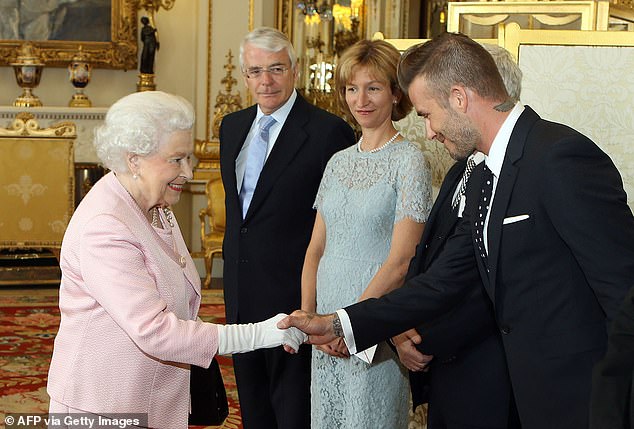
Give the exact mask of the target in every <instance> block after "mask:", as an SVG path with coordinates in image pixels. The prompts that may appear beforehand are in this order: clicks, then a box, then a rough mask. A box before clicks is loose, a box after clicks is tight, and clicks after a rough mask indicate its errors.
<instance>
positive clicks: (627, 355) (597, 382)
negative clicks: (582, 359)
mask: <svg viewBox="0 0 634 429" xmlns="http://www.w3.org/2000/svg"><path fill="white" fill-rule="evenodd" d="M633 389H634V287H633V288H631V289H630V293H629V294H628V295H627V297H626V298H625V301H623V304H622V305H621V308H620V309H619V313H618V314H617V316H616V317H615V318H614V322H613V323H612V326H611V329H610V335H609V337H608V351H607V353H606V355H605V357H604V358H603V359H602V360H601V361H600V362H599V363H598V364H597V366H596V367H595V368H594V374H593V380H592V402H591V406H590V428H591V429H631V428H634V394H633V392H632V390H633Z"/></svg>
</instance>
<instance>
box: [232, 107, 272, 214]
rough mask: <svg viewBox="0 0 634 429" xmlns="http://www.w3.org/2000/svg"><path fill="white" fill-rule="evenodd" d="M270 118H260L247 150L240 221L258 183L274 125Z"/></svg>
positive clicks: (241, 192)
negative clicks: (270, 132)
mask: <svg viewBox="0 0 634 429" xmlns="http://www.w3.org/2000/svg"><path fill="white" fill-rule="evenodd" d="M275 122H276V121H275V119H274V118H273V117H272V116H262V117H261V118H260V121H259V124H258V131H257V133H256V135H255V137H254V138H253V140H252V141H251V143H250V144H249V148H248V149H247V151H248V152H247V163H246V167H245V169H244V179H243V180H242V189H240V203H242V219H244V218H245V217H246V216H247V210H249V205H250V204H251V199H252V198H253V192H254V191H255V185H256V184H257V183H258V178H259V177H260V171H262V167H263V166H264V161H265V160H266V151H267V149H268V146H269V128H271V127H272V126H273V124H274V123H275Z"/></svg>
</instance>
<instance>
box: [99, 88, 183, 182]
mask: <svg viewBox="0 0 634 429" xmlns="http://www.w3.org/2000/svg"><path fill="white" fill-rule="evenodd" d="M193 126H194V109H193V107H192V105H191V104H190V103H189V101H187V100H185V99H184V98H183V97H180V96H178V95H173V94H168V93H166V92H162V91H143V92H135V93H133V94H130V95H126V96H125V97H123V98H121V99H120V100H118V101H117V102H115V103H114V104H113V105H112V106H111V107H110V109H108V113H107V114H106V119H105V121H104V123H103V125H101V126H99V127H97V128H96V129H95V139H94V145H95V149H96V150H97V156H99V159H100V160H101V162H102V163H103V165H104V166H106V167H107V168H109V169H110V170H112V171H114V172H115V173H123V172H127V171H129V168H128V164H127V156H128V154H129V153H134V154H137V155H141V156H146V155H151V154H153V153H156V152H157V151H158V150H159V147H160V146H161V144H163V143H164V142H165V141H166V140H167V137H168V136H169V135H170V134H171V133H173V132H175V131H188V130H191V129H192V128H193Z"/></svg>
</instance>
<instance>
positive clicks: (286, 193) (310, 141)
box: [220, 95, 354, 323]
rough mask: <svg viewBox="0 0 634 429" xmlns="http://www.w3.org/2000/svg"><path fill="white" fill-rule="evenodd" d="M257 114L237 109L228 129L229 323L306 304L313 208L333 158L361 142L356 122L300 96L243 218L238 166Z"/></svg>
mask: <svg viewBox="0 0 634 429" xmlns="http://www.w3.org/2000/svg"><path fill="white" fill-rule="evenodd" d="M256 112H257V107H256V106H252V107H249V108H247V109H244V110H241V111H239V112H235V113H231V114H229V115H227V116H225V117H224V118H223V120H222V123H221V126H220V170H221V174H222V181H223V184H224V187H225V193H226V199H225V204H226V214H227V225H226V230H225V238H224V243H223V258H224V277H223V283H224V290H225V296H224V298H225V304H226V314H227V322H228V323H246V322H257V321H261V320H264V319H266V318H269V317H271V316H274V315H275V314H277V313H280V312H284V313H289V312H291V311H293V310H295V309H297V308H299V307H300V303H301V287H300V279H301V272H302V265H303V261H304V255H305V253H306V248H307V247H308V242H309V241H310V236H311V232H312V228H313V223H314V221H315V210H313V208H312V207H313V203H314V200H315V195H316V194H317V189H318V187H319V182H320V180H321V176H322V174H323V171H324V168H325V167H326V163H327V162H328V160H329V159H330V157H331V156H332V155H333V154H334V153H335V152H337V151H339V150H341V149H344V148H345V147H348V146H350V145H351V144H353V143H354V133H353V132H352V129H351V128H350V126H349V125H348V124H346V123H345V122H344V121H343V120H342V119H341V118H338V117H336V116H334V115H332V114H330V113H327V112H326V111H324V110H321V109H318V108H317V107H315V106H313V105H311V104H309V103H308V102H307V101H306V100H304V99H303V98H302V97H301V96H300V95H298V96H297V100H296V101H295V103H294V105H293V107H292V109H291V111H290V113H289V115H288V118H287V119H286V122H285V123H284V125H283V127H282V130H281V131H280V134H279V136H278V138H277V140H276V142H275V146H274V147H273V150H272V151H271V153H270V155H269V157H268V158H267V160H266V163H265V165H264V167H263V169H262V172H261V173H260V178H259V181H258V183H257V186H256V188H255V192H254V194H253V199H252V201H251V204H250V206H249V210H248V212H247V214H246V219H244V220H243V219H242V209H241V205H240V201H239V198H238V190H237V185H236V172H235V165H236V157H237V156H238V153H240V149H241V148H242V146H243V144H244V141H245V138H246V136H247V134H248V132H249V129H250V128H251V124H252V123H253V120H254V119H255V115H256Z"/></svg>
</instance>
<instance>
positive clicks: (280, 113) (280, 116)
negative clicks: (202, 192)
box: [236, 91, 297, 195]
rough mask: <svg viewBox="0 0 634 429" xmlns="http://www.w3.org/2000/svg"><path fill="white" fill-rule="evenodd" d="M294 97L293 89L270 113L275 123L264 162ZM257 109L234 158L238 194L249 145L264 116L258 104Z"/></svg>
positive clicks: (295, 95) (295, 97) (270, 133)
mask: <svg viewBox="0 0 634 429" xmlns="http://www.w3.org/2000/svg"><path fill="white" fill-rule="evenodd" d="M296 99H297V92H296V91H293V92H292V93H291V96H290V97H288V100H286V103H284V104H282V106H281V107H280V108H279V109H277V110H276V111H275V112H273V113H271V115H270V116H272V117H273V119H275V123H274V124H273V125H271V128H269V144H268V147H267V149H266V158H265V161H264V162H266V159H268V158H269V155H270V154H271V151H272V150H273V146H274V145H275V141H276V140H277V137H278V136H279V135H280V131H281V130H282V127H283V126H284V122H286V118H288V115H289V113H291V109H292V108H293V104H295V100H296ZM257 109H258V111H257V113H256V115H255V119H254V120H253V123H252V124H251V129H250V130H249V133H248V134H247V138H246V139H245V140H244V141H245V143H244V144H243V145H242V149H240V153H239V154H238V157H237V158H236V186H237V187H238V195H239V194H240V190H241V189H242V179H244V171H245V169H246V166H247V154H248V153H249V151H248V149H249V145H250V144H251V142H253V140H255V137H256V132H257V128H258V126H257V124H258V123H259V121H260V118H262V116H265V115H264V112H262V110H261V109H260V106H258V107H257Z"/></svg>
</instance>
